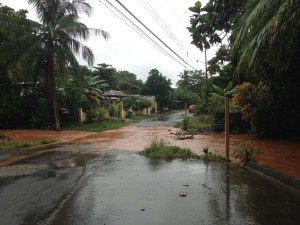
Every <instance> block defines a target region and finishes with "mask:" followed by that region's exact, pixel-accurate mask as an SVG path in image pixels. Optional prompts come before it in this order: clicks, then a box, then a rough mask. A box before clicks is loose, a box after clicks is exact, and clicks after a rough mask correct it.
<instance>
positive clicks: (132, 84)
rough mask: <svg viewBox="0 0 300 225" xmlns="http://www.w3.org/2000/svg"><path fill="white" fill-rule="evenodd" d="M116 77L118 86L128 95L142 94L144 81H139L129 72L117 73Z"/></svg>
mask: <svg viewBox="0 0 300 225" xmlns="http://www.w3.org/2000/svg"><path fill="white" fill-rule="evenodd" d="M114 76H115V78H116V79H117V80H118V86H119V89H120V90H121V91H123V92H124V93H126V94H128V95H138V94H140V91H141V88H142V87H143V85H144V83H143V81H142V80H137V78H136V75H135V74H134V73H130V72H128V71H117V72H116V73H115V74H114Z"/></svg>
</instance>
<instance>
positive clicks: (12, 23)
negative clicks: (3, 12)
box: [0, 0, 109, 131]
mask: <svg viewBox="0 0 300 225" xmlns="http://www.w3.org/2000/svg"><path fill="white" fill-rule="evenodd" d="M28 3H29V4H30V5H32V6H33V8H34V9H35V10H36V13H37V16H38V19H39V21H40V23H39V22H36V21H32V20H29V19H21V18H11V17H3V18H1V22H0V27H1V29H6V30H9V29H18V28H19V27H22V28H24V27H26V29H27V30H28V32H27V33H26V34H25V35H23V36H20V37H18V38H16V39H14V40H13V41H12V42H9V43H6V44H5V45H4V46H3V49H2V50H3V52H5V55H6V57H9V55H13V54H16V51H17V52H18V58H17V60H16V61H15V63H14V64H13V66H12V67H11V68H14V69H21V70H22V71H25V69H29V70H30V72H31V74H33V75H34V78H35V79H34V80H36V78H37V77H38V75H43V81H44V83H45V88H46V90H47V93H48V99H49V101H51V102H52V104H53V112H54V118H55V128H56V130H58V131H59V130H61V127H60V118H59V106H58V100H57V94H56V78H55V77H56V76H57V75H60V74H65V72H66V70H67V68H68V67H69V66H73V67H75V68H79V63H78V61H77V59H76V57H75V55H78V54H79V55H82V58H83V59H84V60H86V61H87V62H88V64H89V65H90V66H91V65H92V64H93V62H94V55H93V53H92V50H91V49H90V48H89V47H87V46H85V45H83V44H82V43H81V42H80V41H78V39H80V40H87V39H88V38H89V37H90V35H92V34H94V35H102V36H103V37H104V39H107V38H108V37H109V35H108V33H107V32H105V31H103V30H100V29H91V28H88V27H87V26H86V25H85V24H83V23H81V22H79V14H80V13H85V14H87V15H88V16H89V15H91V10H92V8H91V6H90V5H89V4H88V3H86V2H85V0H51V1H48V0H28ZM14 73H16V71H14Z"/></svg>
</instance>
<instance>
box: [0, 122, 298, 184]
mask: <svg viewBox="0 0 300 225" xmlns="http://www.w3.org/2000/svg"><path fill="white" fill-rule="evenodd" d="M176 132H177V129H176V128H172V127H169V126H166V127H164V126H159V127H138V126H134V125H131V126H127V127H123V128H121V129H116V130H108V131H105V132H102V133H96V132H82V131H61V132H56V131H49V130H4V131H3V130H2V131H0V133H3V134H5V135H8V136H9V137H11V138H12V139H13V140H15V141H36V140H48V139H56V140H57V142H59V143H63V142H74V143H92V144H93V145H96V146H99V148H107V149H117V150H129V151H134V152H137V151H140V150H143V148H145V147H146V146H148V145H149V144H150V143H151V141H152V140H153V139H158V140H160V139H163V140H164V141H166V142H167V143H169V144H172V145H177V146H180V147H185V148H190V149H191V150H192V151H194V152H196V153H198V154H202V151H203V148H204V147H208V148H209V151H211V152H214V153H217V154H221V155H224V154H225V150H224V149H225V143H224V135H222V134H201V135H195V136H194V138H193V139H184V140H177V139H176V138H175V135H173V134H172V133H176ZM245 140H250V141H251V142H252V143H253V144H254V145H255V146H257V147H259V148H260V149H261V150H262V153H261V154H260V155H259V156H258V162H259V163H261V164H262V165H265V166H267V167H270V168H272V169H275V170H278V171H280V172H282V173H285V174H287V175H288V176H291V177H294V178H297V179H300V142H290V141H280V140H262V139H254V138H253V137H247V136H246V135H232V136H231V137H230V142H231V143H230V157H231V159H232V160H234V150H235V149H236V148H237V146H236V145H234V143H235V142H236V141H245Z"/></svg>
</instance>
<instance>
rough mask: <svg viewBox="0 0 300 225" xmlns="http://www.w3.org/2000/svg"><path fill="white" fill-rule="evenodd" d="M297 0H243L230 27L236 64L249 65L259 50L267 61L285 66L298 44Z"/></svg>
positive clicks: (277, 65)
mask: <svg viewBox="0 0 300 225" xmlns="http://www.w3.org/2000/svg"><path fill="white" fill-rule="evenodd" d="M299 15H300V1H293V0H246V3H245V4H244V5H243V7H241V9H240V11H239V16H238V20H237V21H236V23H235V29H234V49H235V51H236V53H237V54H238V56H239V64H240V65H242V64H243V65H245V66H246V67H249V66H252V65H253V62H254V59H255V58H257V56H258V53H261V52H262V50H264V51H263V53H264V54H267V57H268V58H269V63H270V64H271V65H272V66H273V67H275V68H277V69H278V70H282V69H286V68H287V66H289V63H290V61H291V60H290V59H291V57H292V56H293V54H294V53H295V50H296V49H297V46H299V43H300V42H299V35H300V32H299V30H300V22H299Z"/></svg>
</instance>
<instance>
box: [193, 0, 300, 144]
mask: <svg viewBox="0 0 300 225" xmlns="http://www.w3.org/2000/svg"><path fill="white" fill-rule="evenodd" d="M190 10H191V11H192V12H193V15H192V17H191V19H190V27H189V28H188V29H189V32H190V33H191V36H192V38H193V42H192V43H193V44H194V45H196V46H197V47H198V48H199V49H200V50H201V51H202V50H204V49H209V48H210V47H211V46H213V45H215V44H221V45H220V48H219V50H218V51H217V53H216V55H215V57H213V58H212V59H211V60H210V61H209V62H208V65H209V66H208V71H209V75H210V77H209V78H208V79H207V83H206V84H207V85H206V87H205V86H204V85H202V87H201V89H202V90H203V91H201V92H200V97H201V101H200V103H199V104H197V106H198V107H196V109H197V108H198V109H199V110H198V112H199V111H200V112H202V113H211V112H212V108H213V107H212V106H213V105H212V104H211V101H210V100H211V99H210V98H209V97H208V95H207V93H208V92H210V91H211V87H212V85H216V86H219V87H221V88H225V86H226V84H227V83H228V82H229V81H233V82H234V84H235V85H238V84H242V83H243V82H250V83H251V85H253V90H254V92H253V93H252V94H251V95H249V93H246V92H245V93H244V94H242V93H240V94H239V103H240V104H239V107H240V110H242V111H243V112H246V111H248V112H247V113H246V114H248V115H246V114H245V113H244V115H243V116H244V118H245V119H248V120H249V121H251V123H252V128H255V129H256V133H257V135H260V136H267V137H288V138H297V137H299V135H300V131H299V129H297V126H298V125H296V124H300V119H299V116H298V115H299V114H300V103H299V101H297V97H296V96H299V94H300V93H299V88H297V87H299V85H300V76H299V71H300V67H299V59H300V46H299V43H300V41H299V30H300V28H299V26H300V23H299V12H300V3H299V1H289V0H274V1H273V0H272V1H271V0H242V1H223V0H210V1H209V2H208V3H207V4H206V5H205V6H202V5H201V3H200V2H199V1H198V2H196V3H195V5H194V6H192V7H190ZM224 42H225V43H226V44H227V45H224ZM211 75H214V76H213V77H212V76H211ZM248 103H249V104H250V105H247V104H248ZM253 112H255V116H251V118H252V119H249V118H250V117H249V116H250V114H253Z"/></svg>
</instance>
